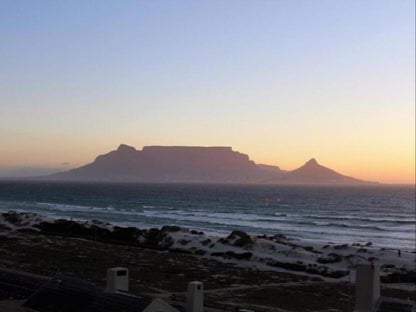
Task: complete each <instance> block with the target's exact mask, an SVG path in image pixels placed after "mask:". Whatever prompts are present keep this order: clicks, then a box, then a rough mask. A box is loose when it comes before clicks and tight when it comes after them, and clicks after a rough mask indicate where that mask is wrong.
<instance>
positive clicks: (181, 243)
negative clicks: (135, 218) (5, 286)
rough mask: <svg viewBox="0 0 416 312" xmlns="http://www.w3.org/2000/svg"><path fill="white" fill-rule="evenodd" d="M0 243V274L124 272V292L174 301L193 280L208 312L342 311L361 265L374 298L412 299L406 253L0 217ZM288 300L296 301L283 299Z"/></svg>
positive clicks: (95, 276)
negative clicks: (218, 311) (241, 310)
mask: <svg viewBox="0 0 416 312" xmlns="http://www.w3.org/2000/svg"><path fill="white" fill-rule="evenodd" d="M0 240H1V245H0V246H1V249H2V250H1V252H2V255H3V256H2V257H1V259H0V261H1V262H0V266H1V267H5V268H13V269H18V270H22V271H26V272H31V273H36V274H40V275H45V276H49V277H52V276H54V275H55V274H56V273H58V272H61V273H65V274H68V275H70V276H74V277H78V278H81V279H85V280H91V281H94V282H96V283H98V284H104V283H105V270H106V269H107V268H108V267H113V266H124V267H127V268H129V270H130V272H131V275H130V276H131V290H132V291H133V292H134V291H140V292H145V293H152V294H154V295H156V296H162V297H167V298H168V297H169V296H171V295H172V294H173V293H175V294H177V296H178V298H181V294H182V295H183V293H184V292H185V290H186V284H187V282H189V281H192V280H200V281H202V282H204V285H205V289H206V296H207V304H208V305H210V304H211V305H213V306H215V305H221V304H228V305H231V306H233V305H238V306H241V307H246V306H251V307H252V308H253V309H255V310H256V311H268V310H273V307H275V306H276V305H278V306H281V308H283V309H284V308H285V307H286V309H287V310H289V311H291V310H293V311H299V310H304V309H302V307H301V306H296V305H302V304H305V307H306V306H308V309H310V311H315V310H316V311H318V310H319V307H320V308H321V310H322V311H323V310H328V309H329V308H331V309H338V310H343V309H344V308H345V307H347V306H348V304H351V302H352V300H353V297H352V294H353V293H354V292H353V287H354V278H355V274H354V268H355V266H356V265H357V264H358V263H368V262H369V261H372V262H373V263H375V264H376V265H379V266H380V274H381V281H382V294H384V295H389V296H393V297H398V298H403V299H407V298H410V299H411V300H415V298H414V290H415V284H414V281H415V259H416V253H415V252H410V251H404V250H403V251H401V253H400V256H399V255H398V250H393V249H387V248H379V247H372V246H371V244H368V246H367V245H357V244H354V246H352V245H350V244H335V243H331V242H327V243H326V244H321V243H317V242H315V243H314V242H313V241H305V240H300V239H294V238H287V237H285V236H283V235H276V236H266V235H263V236H250V235H247V234H246V233H244V232H242V231H233V232H231V233H230V234H229V235H227V236H223V237H219V236H212V235H206V234H204V233H203V232H200V231H195V230H188V229H184V228H180V227H176V226H165V227H162V228H158V229H157V228H152V229H139V228H137V227H120V226H115V225H112V224H110V223H107V222H100V221H98V220H95V221H92V220H90V221H74V220H65V219H53V218H50V217H45V216H41V215H37V214H32V213H16V212H3V213H1V215H0ZM272 293H273V294H279V295H278V297H276V296H274V295H271V294H272ZM324 293H325V298H326V299H325V300H324V301H325V302H322V300H319V299H318V298H322V296H323V294H324ZM267 294H268V295H267ZM295 294H302V296H303V297H304V298H306V299H305V301H302V303H299V302H297V301H296V300H291V299H290V298H292V297H291V296H294V295H295ZM278 298H280V300H279V299H278ZM292 299H293V298H292ZM285 302H286V303H285ZM305 311H306V310H305Z"/></svg>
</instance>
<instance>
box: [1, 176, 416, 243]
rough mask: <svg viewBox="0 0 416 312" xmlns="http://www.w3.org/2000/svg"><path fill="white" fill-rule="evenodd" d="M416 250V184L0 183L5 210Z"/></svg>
mask: <svg viewBox="0 0 416 312" xmlns="http://www.w3.org/2000/svg"><path fill="white" fill-rule="evenodd" d="M9 210H13V211H17V212H33V213H37V214H41V215H46V216H50V217H54V218H66V219H70V218H72V219H76V220H92V219H96V220H101V221H106V222H110V223H113V224H118V225H128V226H137V227H141V228H151V227H161V226H163V225H178V226H181V227H185V228H189V229H196V230H199V231H203V232H205V233H206V234H211V235H226V234H229V233H230V232H231V231H232V230H242V231H245V232H247V233H249V234H251V235H261V234H266V235H274V234H284V235H286V236H288V237H295V238H301V239H313V240H318V241H322V242H334V243H349V244H351V243H354V242H359V243H367V242H371V243H372V244H373V246H378V247H387V248H396V249H405V250H415V230H416V221H415V187H414V186H385V185H376V186H354V187H352V186H351V187H341V186H332V187H329V186H327V187H323V186H322V187H316V186H279V185H198V184H191V185H184V184H109V183H97V184H93V183H45V182H7V181H3V182H0V211H9Z"/></svg>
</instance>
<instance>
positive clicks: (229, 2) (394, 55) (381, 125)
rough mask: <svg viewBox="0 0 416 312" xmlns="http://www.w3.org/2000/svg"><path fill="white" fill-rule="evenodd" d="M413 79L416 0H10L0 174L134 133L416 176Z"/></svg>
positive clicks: (379, 176) (354, 171)
mask: <svg viewBox="0 0 416 312" xmlns="http://www.w3.org/2000/svg"><path fill="white" fill-rule="evenodd" d="M414 85H415V1H414V0H391V1H386V0H375V1H372V0H352V1H346V0H345V1H342V0H340V1H334V0H284V1H283V0H256V1H253V0H247V1H245V0H235V1H233V0H225V1H224V0H218V1H216V0H210V1H202V0H201V1H198V0H192V1H172V0H166V1H159V0H152V1H149V0H141V1H140V0H137V1H127V0H122V1H103V0H97V1H92V0H88V1H84V0H82V1H81V0H80V1H76V0H73V1H41V0H39V1H29V0H20V1H16V0H2V1H0V175H1V172H2V170H3V172H5V171H4V170H10V168H16V167H42V168H45V167H50V168H58V169H61V170H65V169H68V168H73V167H77V166H80V165H83V164H86V163H89V162H92V161H93V160H94V158H95V157H96V156H97V155H99V154H103V153H106V152H109V151H110V150H114V149H116V148H117V147H118V145H119V144H120V143H125V144H128V145H132V146H135V147H136V148H138V149H141V148H142V146H144V145H199V146H222V145H225V146H232V147H233V149H234V150H236V151H239V152H242V153H245V154H248V155H249V156H250V158H251V159H252V160H254V161H255V162H256V163H264V164H271V165H278V166H280V167H281V168H282V169H286V170H292V169H295V168H297V167H299V166H301V165H303V164H304V163H305V162H306V161H307V160H308V159H310V158H312V157H314V158H316V159H317V160H318V162H319V163H320V164H322V165H324V166H327V167H330V168H332V169H334V170H336V171H338V172H340V173H342V174H345V175H350V176H354V177H357V178H360V179H364V180H371V181H380V182H385V183H414V182H415V88H414ZM9 172H10V171H9ZM3 175H4V174H3Z"/></svg>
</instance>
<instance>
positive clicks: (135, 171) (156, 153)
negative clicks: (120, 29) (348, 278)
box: [43, 144, 364, 184]
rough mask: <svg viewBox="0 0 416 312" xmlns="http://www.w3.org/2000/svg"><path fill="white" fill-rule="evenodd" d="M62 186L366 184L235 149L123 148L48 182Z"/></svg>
mask: <svg viewBox="0 0 416 312" xmlns="http://www.w3.org/2000/svg"><path fill="white" fill-rule="evenodd" d="M43 179H47V180H57V181H101V182H166V183H173V182H174V183H271V184H274V183H276V184H278V183H285V184H332V183H335V184H356V183H364V182H363V181H360V180H357V179H354V178H350V177H346V176H343V175H341V174H339V173H337V172H335V171H333V170H331V169H328V168H326V167H323V166H321V165H319V164H318V163H317V162H316V160H315V159H311V160H310V161H308V162H307V163H306V164H305V165H304V166H302V167H300V168H298V169H296V170H293V171H283V170H281V169H280V168H279V167H277V166H270V165H257V164H255V163H254V162H253V161H252V160H250V159H249V157H248V156H247V155H245V154H242V153H239V152H236V151H233V150H232V148H231V147H199V146H145V147H143V149H142V150H141V151H140V150H136V149H135V148H134V147H131V146H128V145H124V144H122V145H120V146H119V147H118V149H117V150H115V151H111V152H109V153H107V154H104V155H100V156H98V157H97V158H96V159H95V160H94V162H92V163H90V164H87V165H85V166H82V167H79V168H76V169H72V170H69V171H66V172H61V173H57V174H53V175H50V176H47V177H43Z"/></svg>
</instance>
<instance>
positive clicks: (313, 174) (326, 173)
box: [283, 158, 364, 184]
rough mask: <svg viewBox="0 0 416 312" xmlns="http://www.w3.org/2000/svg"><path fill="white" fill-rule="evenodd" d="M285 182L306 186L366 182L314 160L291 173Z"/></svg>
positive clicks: (287, 175) (285, 177) (285, 178)
mask: <svg viewBox="0 0 416 312" xmlns="http://www.w3.org/2000/svg"><path fill="white" fill-rule="evenodd" d="M283 180H284V181H285V182H287V183H289V182H290V183H305V184H309V183H314V184H356V183H363V182H364V181H361V180H358V179H355V178H352V177H347V176H344V175H342V174H339V173H338V172H336V171H334V170H332V169H329V168H327V167H324V166H321V165H320V164H318V162H317V161H316V160H315V159H314V158H312V159H310V160H309V161H308V162H306V163H305V164H304V165H303V166H302V167H300V168H298V169H295V170H293V171H289V172H288V173H287V174H286V175H285V176H284V178H283Z"/></svg>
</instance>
